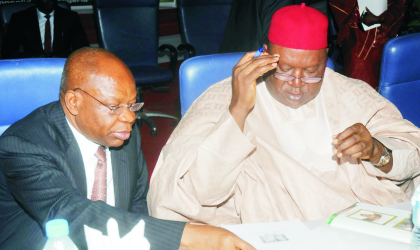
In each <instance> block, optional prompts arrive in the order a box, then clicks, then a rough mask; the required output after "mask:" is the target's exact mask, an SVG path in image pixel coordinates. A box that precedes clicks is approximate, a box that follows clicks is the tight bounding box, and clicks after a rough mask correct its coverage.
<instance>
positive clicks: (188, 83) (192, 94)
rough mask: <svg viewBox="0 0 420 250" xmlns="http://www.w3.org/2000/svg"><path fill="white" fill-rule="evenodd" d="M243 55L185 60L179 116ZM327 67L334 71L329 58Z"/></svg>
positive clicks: (180, 79)
mask: <svg viewBox="0 0 420 250" xmlns="http://www.w3.org/2000/svg"><path fill="white" fill-rule="evenodd" d="M244 55H245V53H244V52H237V53H226V54H214V55H205V56H197V57H192V58H189V59H187V60H185V61H184V62H183V63H182V64H181V67H180V68H179V92H180V99H181V116H184V114H185V113H186V112H187V110H188V109H189V108H190V106H191V104H192V103H193V102H194V101H195V99H197V98H198V97H199V96H200V95H201V93H203V92H204V91H205V90H206V89H207V88H208V87H210V86H211V85H213V84H215V83H217V82H219V81H221V80H223V79H225V78H228V77H230V76H231V75H232V70H233V67H235V65H236V64H237V63H238V62H239V60H240V59H241V58H242V57H243V56H244ZM327 67H329V68H330V69H332V70H334V63H333V62H332V60H331V59H330V58H328V61H327Z"/></svg>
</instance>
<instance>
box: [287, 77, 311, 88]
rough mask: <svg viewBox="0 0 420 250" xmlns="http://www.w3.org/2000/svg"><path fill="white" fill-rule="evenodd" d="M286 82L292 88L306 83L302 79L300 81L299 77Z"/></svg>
mask: <svg viewBox="0 0 420 250" xmlns="http://www.w3.org/2000/svg"><path fill="white" fill-rule="evenodd" d="M287 84H289V85H290V86H291V87H293V88H300V87H303V86H305V85H306V83H305V82H304V81H302V80H301V79H300V78H297V77H296V78H295V79H293V80H291V81H289V82H287Z"/></svg>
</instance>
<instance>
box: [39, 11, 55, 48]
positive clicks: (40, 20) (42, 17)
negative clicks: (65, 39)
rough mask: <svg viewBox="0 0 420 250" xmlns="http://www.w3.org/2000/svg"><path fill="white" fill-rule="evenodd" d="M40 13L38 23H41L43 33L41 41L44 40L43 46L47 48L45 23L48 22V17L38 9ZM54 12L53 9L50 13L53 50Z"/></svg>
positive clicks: (40, 28) (40, 29) (40, 27)
mask: <svg viewBox="0 0 420 250" xmlns="http://www.w3.org/2000/svg"><path fill="white" fill-rule="evenodd" d="M36 12H37V14H38V23H39V31H40V33H41V41H42V48H43V49H45V23H46V22H47V18H45V14H44V13H42V12H41V11H39V10H38V9H36ZM54 12H55V10H53V11H52V12H51V13H50V27H51V50H52V46H53V41H54Z"/></svg>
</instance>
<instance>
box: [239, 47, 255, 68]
mask: <svg viewBox="0 0 420 250" xmlns="http://www.w3.org/2000/svg"><path fill="white" fill-rule="evenodd" d="M255 52H256V51H251V52H248V53H245V55H244V56H243V57H242V58H241V59H240V60H239V62H238V63H237V64H236V65H235V67H237V66H240V65H242V64H244V63H246V62H249V61H251V60H252V58H254V55H255Z"/></svg>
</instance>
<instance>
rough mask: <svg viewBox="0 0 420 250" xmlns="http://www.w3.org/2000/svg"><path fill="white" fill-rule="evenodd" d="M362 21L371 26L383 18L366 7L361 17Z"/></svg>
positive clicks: (381, 21) (380, 21) (382, 20)
mask: <svg viewBox="0 0 420 250" xmlns="http://www.w3.org/2000/svg"><path fill="white" fill-rule="evenodd" d="M361 21H362V23H364V24H365V25H367V26H371V25H374V24H377V23H383V22H384V19H383V17H381V16H375V15H374V14H373V13H372V12H370V10H369V9H368V8H367V7H366V12H365V14H364V15H363V16H362V17H361Z"/></svg>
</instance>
